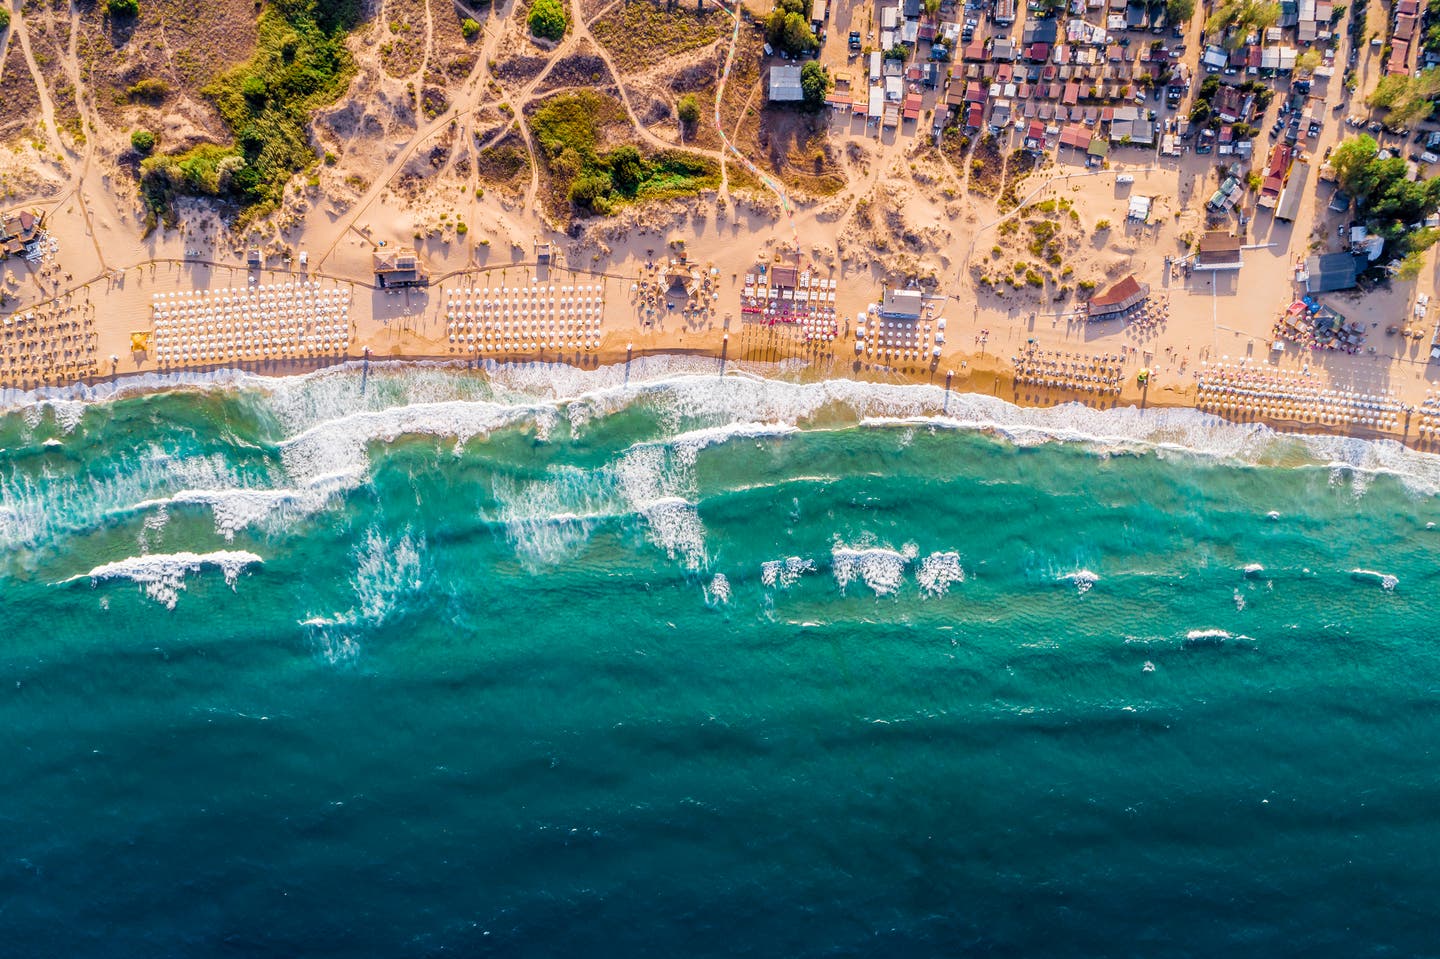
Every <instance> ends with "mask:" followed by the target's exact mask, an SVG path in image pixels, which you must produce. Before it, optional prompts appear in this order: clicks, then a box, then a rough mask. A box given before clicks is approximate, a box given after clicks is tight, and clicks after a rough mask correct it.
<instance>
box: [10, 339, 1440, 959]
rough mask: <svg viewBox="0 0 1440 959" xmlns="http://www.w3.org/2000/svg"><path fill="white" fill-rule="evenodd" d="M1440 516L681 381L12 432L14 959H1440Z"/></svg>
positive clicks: (1333, 449) (1253, 451)
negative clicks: (465, 958) (1439, 639)
mask: <svg viewBox="0 0 1440 959" xmlns="http://www.w3.org/2000/svg"><path fill="white" fill-rule="evenodd" d="M1437 490H1440V461H1437V460H1436V459H1435V458H1434V457H1430V456H1426V455H1424V454H1419V453H1414V452H1410V451H1406V450H1403V449H1401V448H1400V447H1398V446H1394V445H1392V444H1368V443H1362V442H1357V441H1344V440H1334V439H1320V438H1308V439H1307V438H1296V437H1283V436H1277V435H1275V434H1272V433H1270V432H1268V431H1266V430H1263V429H1260V428H1255V427H1239V426H1229V425H1225V424H1222V423H1220V422H1219V421H1216V420H1212V419H1209V418H1206V417H1203V416H1201V415H1198V414H1195V413H1191V412H1168V413H1165V412H1162V413H1149V414H1141V413H1138V412H1135V411H1111V412H1106V413H1100V412H1093V411H1088V410H1083V409H1078V408H1061V409H1058V410H1049V411H1031V410H1018V409H1015V408H1013V407H1010V406H1008V405H1006V404H1004V403H1001V402H999V401H996V400H993V399H988V398H983V397H973V396H964V395H960V394H946V393H945V392H944V391H941V390H938V389H927V388H907V387H880V386H864V385H859V384H853V383H817V384H809V385H796V384H793V383H785V382H777V381H773V380H763V379H760V378H758V377H753V376H747V375H730V376H727V377H723V378H722V377H719V376H716V375H715V374H714V371H713V370H708V369H706V368H704V367H696V368H693V369H686V368H683V367H681V366H679V365H675V364H670V365H667V364H664V363H658V362H657V363H654V364H651V365H648V366H646V365H640V364H637V365H635V366H633V367H632V368H630V369H628V370H601V371H597V372H591V373H580V372H574V371H563V370H555V369H551V368H546V367H520V368H509V369H496V370H491V371H489V373H488V374H480V373H475V372H466V371H461V370H446V369H439V368H372V369H369V370H364V369H360V368H352V369H346V370H341V371H334V372H330V373H326V374H319V375H314V376H310V377H303V378H295V379H289V380H279V381H271V382H264V381H259V380H247V379H233V380H229V381H226V382H224V383H211V384H205V385H202V386H200V387H197V388H187V389H182V390H173V391H169V392H161V393H139V392H137V393H135V394H133V395H116V396H112V397H109V398H107V399H104V400H103V401H95V402H78V401H64V402H47V403H28V404H17V405H15V406H13V407H12V410H11V411H10V412H8V413H5V414H4V415H3V418H0V625H3V641H0V730H3V733H0V737H3V738H0V742H3V744H4V745H3V747H0V749H3V751H0V755H3V759H4V761H3V762H0V836H3V840H0V846H3V857H0V943H3V945H0V951H3V954H4V955H7V956H72V957H73V956H87V957H88V956H96V957H101V956H104V957H132V956H134V957H141V956H143V957H162V956H212V955H224V956H278V955H285V956H337V957H339V956H346V957H356V956H364V957H368V956H376V957H380V956H387V957H388V956H437V955H507V956H556V957H561V956H566V957H568V956H582V955H604V956H629V957H633V956H666V957H671V956H736V955H750V956H958V955H969V954H986V955H1001V956H1008V955H1015V956H1035V955H1047V956H1192V955H1193V956H1199V955H1206V956H1211V955H1246V956H1251V955H1253V956H1281V955H1298V954H1305V955H1312V956H1314V955H1336V956H1372V955H1373V956H1417V955H1435V954H1437V952H1440V934H1437V928H1440V925H1437V918H1440V878H1437V875H1436V866H1437V864H1440V827H1437V825H1436V822H1435V815H1436V810H1437V808H1440V752H1437V746H1440V702H1437V700H1440V695H1437V694H1440V654H1437V645H1436V634H1437V627H1436V615H1437V612H1440V600H1437V596H1436V593H1437V586H1440V584H1437V578H1436V572H1437V568H1440V564H1437V546H1440V529H1432V526H1433V524H1434V523H1437V522H1440V508H1437V502H1436V499H1435V496H1436V492H1437Z"/></svg>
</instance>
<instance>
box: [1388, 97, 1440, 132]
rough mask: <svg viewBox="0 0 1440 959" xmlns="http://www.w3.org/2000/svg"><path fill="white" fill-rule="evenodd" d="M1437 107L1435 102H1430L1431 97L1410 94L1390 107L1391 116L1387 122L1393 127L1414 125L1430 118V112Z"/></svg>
mask: <svg viewBox="0 0 1440 959" xmlns="http://www.w3.org/2000/svg"><path fill="white" fill-rule="evenodd" d="M1434 109H1435V104H1434V103H1432V102H1430V98H1429V97H1421V96H1408V97H1406V98H1405V99H1404V100H1401V101H1400V102H1399V103H1397V104H1396V105H1395V106H1394V107H1392V108H1391V109H1390V116H1389V117H1387V118H1386V120H1387V122H1388V123H1389V124H1390V126H1391V127H1393V128H1396V129H1398V128H1400V127H1408V126H1413V125H1414V124H1416V123H1421V122H1423V121H1425V120H1428V119H1429V118H1430V113H1431V111H1432V110H1434Z"/></svg>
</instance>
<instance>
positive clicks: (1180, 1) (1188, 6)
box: [1165, 0, 1195, 27]
mask: <svg viewBox="0 0 1440 959" xmlns="http://www.w3.org/2000/svg"><path fill="white" fill-rule="evenodd" d="M1193 16H1195V0H1166V3H1165V22H1166V23H1168V24H1170V25H1171V26H1174V27H1178V26H1180V24H1182V23H1186V22H1188V21H1189V19H1190V18H1191V17H1193Z"/></svg>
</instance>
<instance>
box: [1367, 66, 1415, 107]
mask: <svg viewBox="0 0 1440 959" xmlns="http://www.w3.org/2000/svg"><path fill="white" fill-rule="evenodd" d="M1409 92H1410V77H1409V76H1407V75H1406V74H1403V73H1394V74H1391V75H1390V76H1388V77H1382V78H1381V79H1380V82H1379V83H1377V84H1375V90H1374V92H1372V93H1371V94H1370V96H1368V97H1366V98H1365V102H1366V103H1367V104H1368V105H1370V106H1372V107H1379V108H1380V109H1382V110H1388V109H1390V108H1391V107H1393V106H1395V104H1397V103H1399V102H1400V101H1401V100H1403V99H1405V97H1406V96H1407V95H1408V94H1409Z"/></svg>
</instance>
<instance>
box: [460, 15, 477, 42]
mask: <svg viewBox="0 0 1440 959" xmlns="http://www.w3.org/2000/svg"><path fill="white" fill-rule="evenodd" d="M479 32H480V24H479V23H477V22H476V21H475V18H474V17H466V18H465V19H464V20H461V21H460V35H461V36H463V37H464V38H465V39H466V40H473V39H474V38H475V34H477V33H479Z"/></svg>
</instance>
